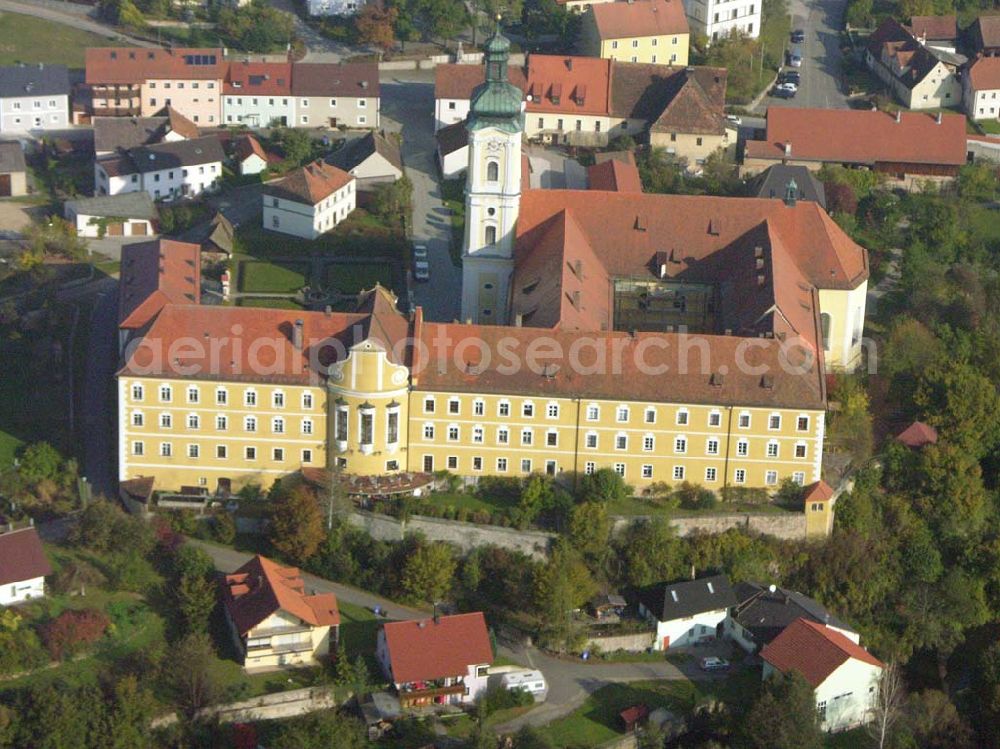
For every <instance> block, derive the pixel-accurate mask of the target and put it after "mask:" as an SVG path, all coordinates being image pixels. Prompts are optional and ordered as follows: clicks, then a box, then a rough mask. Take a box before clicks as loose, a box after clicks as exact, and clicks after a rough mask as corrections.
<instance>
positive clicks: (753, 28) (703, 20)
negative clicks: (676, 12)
mask: <svg viewBox="0 0 1000 749" xmlns="http://www.w3.org/2000/svg"><path fill="white" fill-rule="evenodd" d="M684 9H685V11H686V12H687V18H688V25H689V26H690V27H691V33H692V35H701V36H704V37H707V38H708V40H709V41H710V42H712V41H716V40H718V39H724V38H726V37H727V36H729V34H730V33H731V32H733V31H736V32H738V33H740V34H743V35H745V36H748V37H751V38H753V39H756V38H757V37H758V36H760V12H761V10H760V9H761V0H732V1H731V2H726V0H684Z"/></svg>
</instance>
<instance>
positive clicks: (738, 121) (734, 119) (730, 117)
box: [726, 114, 743, 127]
mask: <svg viewBox="0 0 1000 749" xmlns="http://www.w3.org/2000/svg"><path fill="white" fill-rule="evenodd" d="M726 121H727V122H729V123H730V124H732V125H736V127H739V126H740V125H742V124H743V118H742V117H740V116H739V115H738V114H727V115H726Z"/></svg>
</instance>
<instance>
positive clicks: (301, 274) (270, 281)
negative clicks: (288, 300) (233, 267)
mask: <svg viewBox="0 0 1000 749" xmlns="http://www.w3.org/2000/svg"><path fill="white" fill-rule="evenodd" d="M308 273H309V266H308V264H306V263H285V264H283V265H274V264H272V263H262V262H257V261H249V260H245V261H243V262H242V263H240V291H243V292H247V293H255V292H256V293H258V294H291V293H294V292H296V291H298V290H299V289H301V288H302V287H303V286H305V285H306V275H307V274H308Z"/></svg>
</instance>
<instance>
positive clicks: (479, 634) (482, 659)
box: [376, 611, 493, 707]
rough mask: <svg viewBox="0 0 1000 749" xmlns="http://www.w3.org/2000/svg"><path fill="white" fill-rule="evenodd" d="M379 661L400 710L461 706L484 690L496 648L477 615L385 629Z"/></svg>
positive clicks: (392, 624) (389, 625) (381, 633)
mask: <svg viewBox="0 0 1000 749" xmlns="http://www.w3.org/2000/svg"><path fill="white" fill-rule="evenodd" d="M376 656H377V657H378V661H379V663H380V664H381V665H382V670H383V671H384V672H385V675H386V677H387V678H388V679H389V681H391V682H392V683H393V685H394V686H395V687H396V691H397V693H398V694H399V704H400V705H401V706H402V707H415V706H420V705H431V704H459V703H469V702H474V701H475V700H476V698H477V697H478V696H479V695H480V693H482V692H484V691H485V690H486V682H487V679H488V677H487V673H486V672H487V670H488V669H489V667H490V664H492V663H493V647H492V645H491V644H490V636H489V632H488V631H487V629H486V619H485V618H484V617H483V614H482V612H481V611H476V612H473V613H470V614H455V615H453V616H436V617H434V618H433V619H421V620H415V621H405V622H390V623H387V624H385V625H384V626H383V627H382V629H381V630H380V631H379V633H378V644H377V647H376Z"/></svg>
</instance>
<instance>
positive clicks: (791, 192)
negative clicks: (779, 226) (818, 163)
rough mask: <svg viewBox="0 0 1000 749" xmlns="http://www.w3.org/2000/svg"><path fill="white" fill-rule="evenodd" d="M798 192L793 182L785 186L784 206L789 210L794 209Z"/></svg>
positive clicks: (797, 187) (790, 181)
mask: <svg viewBox="0 0 1000 749" xmlns="http://www.w3.org/2000/svg"><path fill="white" fill-rule="evenodd" d="M798 191H799V186H798V185H797V184H795V180H794V179H792V180H789V181H788V184H787V185H785V205H787V206H789V207H790V208H794V207H795V200H796V195H797V193H798Z"/></svg>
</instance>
